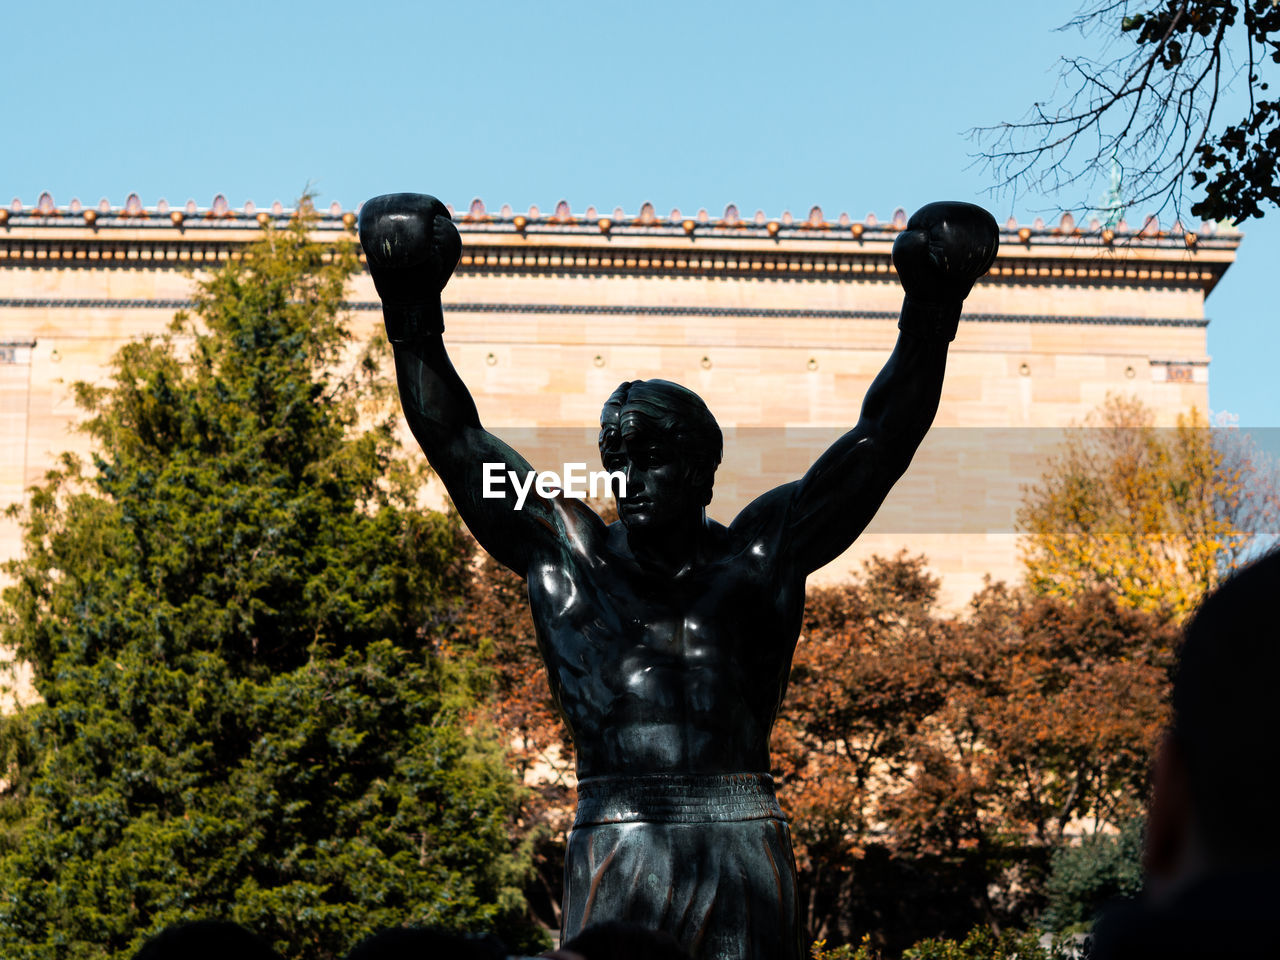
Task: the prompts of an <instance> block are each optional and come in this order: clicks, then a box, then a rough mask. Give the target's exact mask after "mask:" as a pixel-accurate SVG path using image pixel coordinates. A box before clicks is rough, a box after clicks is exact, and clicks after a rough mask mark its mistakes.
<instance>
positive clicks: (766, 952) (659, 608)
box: [360, 194, 999, 960]
mask: <svg viewBox="0 0 1280 960" xmlns="http://www.w3.org/2000/svg"><path fill="white" fill-rule="evenodd" d="M998 236H999V232H998V229H997V227H996V223H995V221H994V219H992V217H991V215H990V214H989V213H987V212H986V211H985V210H983V209H981V208H980V207H976V206H973V205H972V204H967V203H934V204H930V205H928V206H926V207H924V208H923V209H921V210H920V211H918V212H917V213H916V214H915V215H914V216H913V217H912V218H911V219H910V221H908V223H907V228H906V230H905V231H903V232H902V233H901V234H900V235H899V236H898V238H897V241H896V242H895V244H894V249H893V258H894V265H895V266H896V268H897V271H898V276H899V278H900V279H901V282H902V285H903V288H904V290H905V292H906V297H905V299H904V301H903V305H902V313H901V319H900V320H899V323H898V326H899V329H900V334H899V336H898V342H897V345H896V346H895V347H894V350H893V353H892V355H891V356H890V357H889V361H888V363H887V364H886V365H885V367H884V369H883V370H882V371H881V372H880V374H879V376H877V377H876V379H875V382H874V383H872V385H871V388H870V390H868V392H867V395H866V398H865V400H864V401H863V405H862V413H861V416H860V417H859V418H858V422H857V424H856V425H855V426H854V428H853V429H852V430H850V431H849V432H848V433H847V434H845V435H844V436H843V437H841V438H840V439H839V440H838V441H837V442H836V443H835V444H833V445H832V446H831V448H830V449H828V450H827V451H826V452H825V453H824V454H823V455H822V456H821V457H820V458H819V459H818V461H817V462H816V463H815V464H814V465H813V466H812V467H811V468H810V470H809V471H808V473H806V474H805V475H804V477H802V478H801V479H799V480H796V481H794V482H792V483H788V484H785V485H783V486H780V487H778V488H776V489H774V490H771V491H769V492H768V493H766V494H764V495H763V496H761V497H759V498H757V499H756V500H755V501H753V502H752V503H751V504H750V505H748V506H747V507H746V508H745V509H744V510H743V511H742V512H741V513H740V514H739V515H738V516H737V517H736V518H735V519H734V521H733V522H732V523H731V524H730V525H729V526H727V527H726V526H723V525H721V524H719V523H717V522H715V521H714V520H710V519H708V518H707V516H706V512H705V507H706V505H707V503H708V502H709V501H710V499H711V485H712V480H713V477H714V474H715V469H716V466H717V465H718V464H719V462H720V453H721V434H720V429H719V427H718V426H717V425H716V422H715V419H714V418H713V417H712V415H711V413H710V411H709V410H708V409H707V407H706V404H704V403H703V402H702V400H701V399H700V398H699V397H698V396H697V395H696V394H694V393H693V392H692V391H690V390H687V389H685V388H684V387H681V386H678V385H676V384H674V383H668V382H666V381H664V380H637V381H634V382H630V383H624V384H622V385H621V386H620V387H618V389H617V390H616V391H615V392H614V393H613V395H612V396H611V397H609V398H608V401H607V402H606V403H605V406H604V411H603V413H602V414H601V418H600V455H601V458H602V460H603V462H604V464H605V466H606V468H607V469H609V470H618V471H621V472H622V473H623V474H624V476H625V478H626V495H625V496H624V497H619V498H618V515H619V518H620V519H619V520H618V521H617V522H615V523H612V524H608V525H606V524H605V523H604V522H603V521H602V520H601V519H600V517H599V516H598V515H597V514H596V513H595V512H594V511H592V510H591V509H590V507H588V506H587V505H586V504H585V503H584V502H583V501H581V500H577V499H571V498H568V497H564V496H557V495H551V496H538V495H536V494H531V495H530V496H529V498H528V501H527V502H525V503H524V504H523V505H522V506H523V509H520V510H517V509H515V493H514V491H512V490H511V488H510V487H509V486H506V487H503V488H502V489H503V490H505V491H506V494H505V496H504V497H503V498H501V499H492V498H486V497H484V496H483V495H482V491H483V465H484V464H485V463H500V464H502V465H503V469H504V470H513V471H516V473H517V474H519V475H524V474H525V473H527V472H528V471H530V470H531V467H530V465H529V464H528V463H527V462H526V461H525V460H524V458H523V457H521V456H520V454H519V453H517V452H516V451H515V450H513V449H511V448H510V447H509V446H507V444H505V443H504V442H502V441H501V440H499V439H498V438H497V437H495V436H493V435H492V434H490V433H488V432H487V431H486V430H485V429H484V427H483V426H481V424H480V418H479V416H478V415H477V413H476V407H475V404H474V403H473V402H472V399H471V395H470V394H469V393H468V392H467V388H466V387H465V386H464V385H463V383H462V381H461V379H459V377H458V375H457V373H456V372H455V371H454V369H453V366H452V364H450V362H449V358H448V356H447V355H446V353H445V347H444V340H443V338H442V333H443V331H444V318H443V311H442V308H441V304H440V291H441V290H442V289H443V287H444V285H445V283H446V282H447V281H448V279H449V276H450V274H451V273H452V271H453V269H454V267H455V266H456V265H457V262H458V258H459V255H460V252H461V242H460V239H459V237H458V232H457V230H456V228H455V227H454V225H453V221H452V219H451V218H450V216H449V213H448V211H447V210H446V209H445V207H444V205H443V204H441V203H440V202H439V201H438V200H436V199H435V198H433V197H428V196H423V195H419V194H391V195H387V196H381V197H376V198H374V199H373V200H370V201H369V202H368V203H366V204H365V205H364V207H363V209H362V211H361V214H360V242H361V244H362V245H363V247H364V250H365V253H366V255H367V258H368V262H369V270H370V273H371V274H372V275H373V280H374V283H375V285H376V286H377V289H378V294H379V296H380V297H381V298H382V305H383V316H384V318H385V320H386V327H387V334H388V336H389V338H390V340H391V342H392V344H393V345H394V350H395V362H396V375H397V378H398V380H399V386H400V396H401V400H402V402H403V405H404V412H405V416H406V417H407V418H408V421H409V426H410V428H411V429H412V431H413V434H414V436H415V437H416V438H417V440H418V442H419V443H420V444H421V446H422V449H423V451H424V452H425V453H426V455H427V459H428V460H429V461H430V463H431V466H432V467H433V468H434V469H435V471H436V473H437V475H439V477H440V478H441V480H443V481H444V484H445V486H446V488H447V489H448V491H449V494H450V496H451V497H452V498H453V502H454V504H455V505H456V506H457V509H458V512H459V513H460V514H461V516H462V518H463V520H464V521H465V522H466V524H467V526H468V527H469V528H470V529H471V532H472V534H473V535H474V536H475V538H476V539H477V540H478V541H479V542H480V544H481V546H483V547H484V548H485V549H486V550H487V551H489V553H491V554H492V555H493V556H494V557H495V558H497V559H498V560H499V561H500V562H502V563H503V564H505V565H506V566H508V567H510V568H511V569H512V570H514V571H515V572H516V573H517V574H519V575H520V576H522V577H524V578H525V579H526V580H527V581H528V584H529V605H530V608H531V609H532V612H533V620H534V623H535V625H536V630H537V638H538V645H539V648H540V651H541V653H542V656H543V659H544V660H545V662H546V665H547V674H548V677H549V679H550V683H551V692H552V695H553V696H554V698H555V700H556V703H557V704H558V706H559V708H560V711H561V713H562V714H563V716H564V719H565V722H566V723H567V724H568V726H569V730H570V732H571V734H572V736H573V741H574V746H575V750H576V755H577V772H578V778H579V783H578V810H577V818H576V820H575V823H574V827H573V831H572V833H571V834H570V837H569V843H568V849H567V854H566V863H565V898H564V924H563V930H562V936H563V937H564V938H566V939H567V938H569V937H572V936H574V935H575V934H577V933H578V932H579V931H580V930H581V929H582V928H583V927H585V926H587V925H589V924H592V923H599V922H604V921H610V920H625V921H632V922H637V923H641V924H644V925H646V926H648V927H650V928H653V929H657V930H663V931H666V932H668V933H671V934H673V935H674V936H675V937H676V938H677V939H678V940H679V941H680V942H681V943H682V944H684V945H685V946H686V948H687V949H689V951H690V952H691V953H692V955H693V956H694V957H696V958H698V960H721V958H723V960H745V958H759V960H799V958H801V957H802V956H804V955H805V954H804V951H803V949H802V944H801V942H800V928H799V901H798V897H797V891H796V879H795V877H796V873H795V861H794V859H793V857H792V853H791V838H790V833H789V831H788V828H787V823H786V820H785V818H784V817H783V815H782V812H781V810H780V809H779V808H778V802H777V799H776V798H775V796H774V789H773V781H772V779H771V778H770V776H769V769H770V764H769V732H770V729H771V728H772V726H773V722H774V719H775V717H776V715H777V712H778V708H779V705H780V703H781V701H782V696H783V693H784V692H785V690H786V685H787V676H788V672H789V670H790V665H791V657H792V653H793V651H794V649H795V644H796V640H797V637H798V635H799V631H800V623H801V615H802V613H803V610H804V586H805V578H806V576H807V575H808V574H809V573H811V572H812V571H814V570H816V569H818V568H819V567H821V566H823V565H824V564H826V563H828V562H830V561H831V560H833V559H835V558H836V557H837V556H839V555H840V554H841V553H843V552H844V551H845V550H846V549H847V548H848V547H849V545H850V544H851V543H852V542H853V541H854V538H856V537H857V536H858V534H859V533H860V532H861V531H862V529H863V528H864V527H865V526H866V525H867V524H868V523H869V522H870V520H871V518H872V516H873V515H874V514H875V512H876V510H877V509H878V508H879V506H880V503H881V502H882V501H883V500H884V498H885V496H886V495H887V494H888V492H889V489H890V488H891V487H892V486H893V484H894V482H895V481H896V480H897V479H898V477H900V476H901V475H902V473H903V471H905V470H906V468H907V465H908V464H909V463H910V462H911V458H912V455H913V454H914V452H915V450H916V447H917V446H918V445H919V443H920V441H921V440H922V439H923V438H924V435H925V432H926V431H927V430H928V428H929V425H930V423H931V422H932V421H933V417H934V413H935V412H936V410H937V407H938V400H939V397H940V395H941V391H942V378H943V370H944V367H945V364H946V356H947V344H948V343H949V342H950V341H951V339H952V338H953V337H954V336H955V333H956V326H957V323H958V321H959V318H960V308H961V302H962V301H963V300H964V298H965V296H967V295H968V293H969V290H970V288H971V287H972V285H973V283H974V281H975V280H976V279H977V278H978V277H980V276H981V275H982V274H984V273H985V272H986V271H987V269H988V268H989V267H990V266H991V262H992V260H993V259H994V258H995V254H996V247H997V243H998Z"/></svg>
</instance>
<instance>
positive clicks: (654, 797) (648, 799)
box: [573, 773, 786, 828]
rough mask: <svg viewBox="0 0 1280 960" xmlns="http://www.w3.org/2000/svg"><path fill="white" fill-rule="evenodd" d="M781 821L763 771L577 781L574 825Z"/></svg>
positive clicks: (595, 778) (770, 779) (770, 782)
mask: <svg viewBox="0 0 1280 960" xmlns="http://www.w3.org/2000/svg"><path fill="white" fill-rule="evenodd" d="M736 820H782V821H784V822H785V821H786V817H784V816H783V815H782V808H781V807H779V806H778V797H777V795H776V794H775V792H774V786H773V777H771V776H769V774H767V773H725V774H712V775H691V774H650V775H646V776H639V777H626V776H607V777H588V778H586V779H585V780H579V781H578V813H577V817H576V818H575V819H574V822H573V825H574V827H575V828H576V827H590V826H597V825H600V824H606V823H639V822H648V823H717V822H728V821H736Z"/></svg>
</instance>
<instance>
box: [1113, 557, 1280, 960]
mask: <svg viewBox="0 0 1280 960" xmlns="http://www.w3.org/2000/svg"><path fill="white" fill-rule="evenodd" d="M1278 624H1280V553H1272V554H1271V555H1269V556H1267V557H1265V558H1263V559H1262V560H1259V561H1257V562H1256V563H1254V564H1252V565H1250V566H1249V567H1247V568H1245V569H1244V570H1242V571H1241V572H1239V573H1238V574H1236V575H1235V576H1233V577H1232V578H1230V579H1229V580H1227V581H1226V582H1225V583H1224V584H1223V585H1222V586H1221V587H1219V588H1218V590H1216V591H1215V592H1214V593H1213V594H1212V595H1210V596H1209V597H1208V598H1207V599H1206V600H1205V602H1204V603H1203V604H1202V605H1201V607H1200V609H1199V610H1198V611H1197V613H1196V615H1195V616H1194V617H1193V618H1192V620H1191V623H1190V624H1189V625H1188V627H1187V631H1186V638H1185V640H1184V641H1183V646H1182V650H1181V652H1180V654H1179V658H1178V668H1177V673H1176V676H1175V677H1174V683H1173V722H1172V724H1171V726H1170V728H1169V730H1168V732H1167V735H1166V737H1165V739H1164V742H1163V743H1162V745H1161V747H1160V751H1159V754H1158V756H1157V758H1156V764H1155V777H1154V780H1155V784H1154V788H1153V791H1152V798H1151V805H1150V810H1149V815H1148V821H1147V840H1146V851H1145V858H1144V865H1145V868H1146V875H1147V880H1146V887H1145V890H1144V893H1143V897H1142V899H1141V900H1139V901H1137V902H1135V903H1131V904H1128V905H1125V906H1122V907H1117V908H1115V909H1113V910H1111V911H1109V912H1107V913H1104V914H1103V916H1102V918H1101V919H1100V920H1099V922H1098V924H1097V926H1096V928H1095V935H1094V946H1093V953H1092V957H1093V960H1130V958H1137V957H1152V958H1155V957H1159V958H1161V960H1179V958H1191V957H1196V958H1207V957H1215V958H1217V957H1221V958H1236V957H1251V958H1252V957H1275V956H1280V934H1278V933H1277V930H1276V917H1277V904H1280V816H1277V812H1278V811H1277V803H1276V800H1277V794H1276V771H1277V769H1280V712H1278V708H1277V703H1278V702H1280V699H1278V697H1277V686H1278V685H1280V627H1278Z"/></svg>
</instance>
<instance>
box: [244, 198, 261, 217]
mask: <svg viewBox="0 0 1280 960" xmlns="http://www.w3.org/2000/svg"><path fill="white" fill-rule="evenodd" d="M257 209H258V205H257V204H256V203H254V202H253V201H252V200H246V201H245V202H244V215H245V216H246V217H252V216H253V215H254V213H256V212H257Z"/></svg>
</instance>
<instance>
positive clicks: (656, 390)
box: [599, 380, 724, 502]
mask: <svg viewBox="0 0 1280 960" xmlns="http://www.w3.org/2000/svg"><path fill="white" fill-rule="evenodd" d="M624 416H626V417H628V418H629V417H639V418H640V419H642V420H644V421H646V422H647V424H648V425H649V426H650V427H652V428H653V429H655V430H657V431H659V432H661V433H663V434H665V435H667V436H668V437H670V438H671V440H672V441H673V442H674V443H675V445H676V447H677V448H678V449H679V450H680V453H681V455H682V458H683V459H684V460H685V462H686V463H687V464H688V465H689V475H690V478H691V480H692V482H693V483H695V484H696V485H697V486H699V487H702V488H705V492H706V502H710V500H711V484H712V481H713V480H714V478H715V472H716V467H718V466H719V465H720V457H721V455H722V454H723V452H724V436H723V434H721V432H720V425H719V424H718V423H716V418H715V417H713V416H712V415H711V411H710V410H708V409H707V405H706V404H705V403H704V402H703V400H702V398H701V397H700V396H698V395H697V394H696V393H694V392H693V391H692V390H690V389H689V388H687V387H682V386H680V384H678V383H672V382H671V381H670V380H628V381H626V382H624V383H622V384H620V385H619V387H618V389H617V390H615V391H613V393H612V394H610V396H609V399H608V400H606V401H605V404H604V409H603V410H601V411H600V441H599V442H600V455H601V456H602V457H603V456H604V455H605V454H606V453H608V452H609V451H610V450H616V449H617V448H618V447H619V446H620V445H621V443H622V419H623V417H624Z"/></svg>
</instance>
